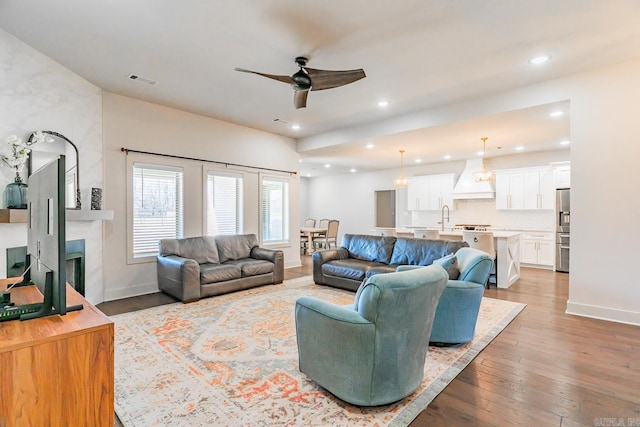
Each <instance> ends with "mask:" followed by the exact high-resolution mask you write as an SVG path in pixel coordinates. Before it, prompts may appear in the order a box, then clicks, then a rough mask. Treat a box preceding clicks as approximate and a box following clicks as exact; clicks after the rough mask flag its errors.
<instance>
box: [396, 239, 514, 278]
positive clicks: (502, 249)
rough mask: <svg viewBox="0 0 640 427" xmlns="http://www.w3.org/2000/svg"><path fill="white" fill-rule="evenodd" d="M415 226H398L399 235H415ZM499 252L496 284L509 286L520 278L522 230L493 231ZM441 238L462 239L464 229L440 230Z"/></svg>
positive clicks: (497, 251)
mask: <svg viewBox="0 0 640 427" xmlns="http://www.w3.org/2000/svg"><path fill="white" fill-rule="evenodd" d="M413 232H414V229H413V228H396V233H397V234H398V236H402V237H413ZM491 232H492V233H493V239H494V243H495V247H496V253H497V257H498V258H497V259H498V261H497V270H496V282H497V283H496V285H497V287H498V288H504V289H506V288H508V287H509V286H511V285H513V284H514V283H515V282H516V281H517V280H518V279H519V278H520V232H518V231H491ZM440 238H441V239H446V240H462V231H460V230H451V229H449V230H446V229H445V230H444V231H442V230H441V231H440Z"/></svg>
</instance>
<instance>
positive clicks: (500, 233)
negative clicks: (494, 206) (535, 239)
mask: <svg viewBox="0 0 640 427" xmlns="http://www.w3.org/2000/svg"><path fill="white" fill-rule="evenodd" d="M448 228H449V229H447V227H445V230H444V231H442V230H440V229H439V228H437V229H436V228H431V229H432V230H439V231H440V235H441V236H462V230H452V229H451V228H450V227H448ZM420 229H421V230H425V229H426V230H429V228H420ZM414 230H415V228H396V233H399V234H402V233H405V234H413V232H414ZM487 231H490V232H492V233H493V237H497V238H509V237H514V236H517V235H519V234H521V231H507V230H495V229H489V230H487Z"/></svg>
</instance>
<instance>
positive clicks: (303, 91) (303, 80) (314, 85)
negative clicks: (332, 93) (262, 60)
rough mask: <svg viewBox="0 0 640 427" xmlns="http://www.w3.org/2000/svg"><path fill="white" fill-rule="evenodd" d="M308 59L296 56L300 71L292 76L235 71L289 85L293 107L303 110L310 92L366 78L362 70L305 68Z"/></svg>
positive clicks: (240, 69) (242, 69) (239, 69)
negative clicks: (291, 88) (291, 91)
mask: <svg viewBox="0 0 640 427" xmlns="http://www.w3.org/2000/svg"><path fill="white" fill-rule="evenodd" d="M308 60H309V58H306V57H304V56H298V57H297V58H296V60H295V62H296V64H297V65H298V67H300V69H299V70H298V72H296V73H295V74H293V75H292V76H278V75H275V74H266V73H259V72H257V71H251V70H245V69H244V68H236V69H235V70H236V71H242V72H243V73H252V74H257V75H259V76H262V77H267V78H269V79H273V80H278V81H280V82H284V83H289V84H290V85H291V87H293V90H294V91H295V93H294V96H293V105H294V106H295V107H296V108H304V107H306V106H307V95H308V94H309V91H310V90H324V89H332V88H334V87H339V86H344V85H347V84H349V83H353V82H355V81H357V80H360V79H363V78H365V77H366V75H365V74H364V70H363V69H358V70H343V71H330V70H317V69H315V68H309V67H307V66H306V65H307V61H308Z"/></svg>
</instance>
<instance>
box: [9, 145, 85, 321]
mask: <svg viewBox="0 0 640 427" xmlns="http://www.w3.org/2000/svg"><path fill="white" fill-rule="evenodd" d="M65 187H66V186H65V157H64V156H63V155H61V156H60V157H59V158H57V159H54V160H52V161H51V162H49V163H47V164H46V165H44V166H42V167H41V168H40V169H38V170H37V171H35V172H34V173H32V174H31V175H30V176H29V191H28V193H27V222H28V224H27V258H28V260H27V265H30V268H29V278H30V279H31V282H32V283H33V284H35V285H36V286H37V287H38V289H39V290H40V292H41V293H42V295H43V297H44V298H43V302H42V307H41V308H40V309H39V310H38V311H37V312H34V313H27V314H24V315H22V317H21V319H22V320H27V319H34V318H38V317H44V316H49V315H52V314H66V313H67V311H72V310H79V309H81V308H82V306H74V307H67V299H66V295H67V293H66V283H67V272H66V256H65V252H66V244H65V241H66V233H65V230H66V216H65Z"/></svg>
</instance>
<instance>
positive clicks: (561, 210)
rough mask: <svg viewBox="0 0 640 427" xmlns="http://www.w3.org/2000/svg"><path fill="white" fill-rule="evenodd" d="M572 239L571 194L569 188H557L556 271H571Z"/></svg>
mask: <svg viewBox="0 0 640 427" xmlns="http://www.w3.org/2000/svg"><path fill="white" fill-rule="evenodd" d="M570 240H571V195H570V190H569V189H568V188H561V189H558V190H556V271H561V272H564V273H568V272H569V252H570V246H571V245H570Z"/></svg>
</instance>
